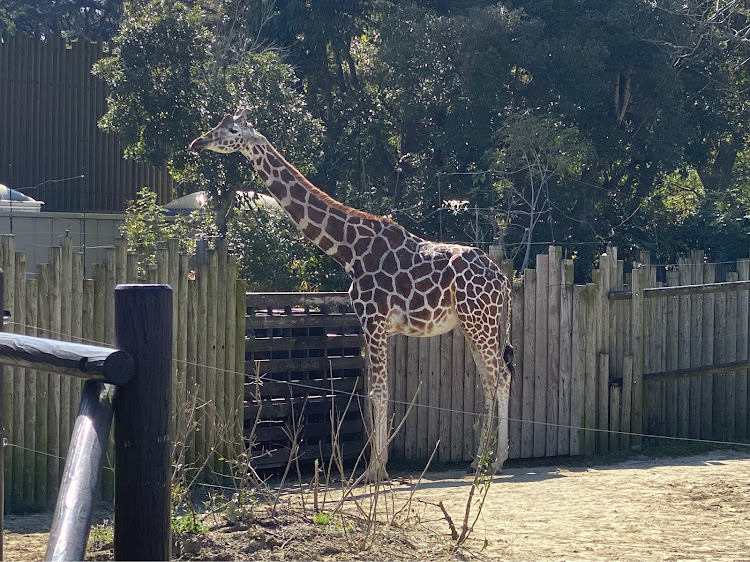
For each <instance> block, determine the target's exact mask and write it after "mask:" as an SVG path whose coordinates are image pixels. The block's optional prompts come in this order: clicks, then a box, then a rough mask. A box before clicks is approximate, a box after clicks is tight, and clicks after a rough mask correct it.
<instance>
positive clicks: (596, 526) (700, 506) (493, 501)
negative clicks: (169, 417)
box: [4, 450, 750, 560]
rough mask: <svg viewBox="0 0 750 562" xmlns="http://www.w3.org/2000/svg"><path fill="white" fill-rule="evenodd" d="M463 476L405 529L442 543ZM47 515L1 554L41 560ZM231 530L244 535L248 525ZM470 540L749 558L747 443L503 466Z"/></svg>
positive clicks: (17, 524)
mask: <svg viewBox="0 0 750 562" xmlns="http://www.w3.org/2000/svg"><path fill="white" fill-rule="evenodd" d="M403 482H404V481H402V483H397V484H395V485H394V486H393V488H392V493H393V494H394V496H393V498H391V499H390V501H389V505H391V506H395V507H396V508H397V509H398V508H399V507H400V506H402V505H403V504H404V502H405V501H406V498H407V497H408V494H409V492H410V487H409V485H407V484H406V483H403ZM470 483H471V480H470V478H469V477H468V476H466V475H465V474H463V472H462V471H459V470H455V471H450V472H440V473H431V474H429V477H428V478H426V479H425V480H423V482H422V483H421V485H420V486H419V488H418V489H417V492H416V494H415V496H414V499H413V501H412V506H413V508H414V510H415V512H416V514H417V515H418V522H415V521H412V523H410V525H411V526H408V525H407V527H406V528H405V531H406V533H407V534H408V535H411V536H412V538H413V539H414V540H415V541H418V540H419V538H420V537H425V536H427V535H431V536H432V538H434V539H436V540H437V541H442V542H444V543H445V544H447V543H448V542H449V539H450V533H449V528H448V525H447V523H446V520H445V519H444V517H443V515H442V513H441V511H440V510H439V509H438V508H437V507H436V506H435V505H433V504H436V503H437V502H439V501H442V502H443V505H444V506H445V509H446V511H447V512H448V514H449V515H450V517H451V518H452V519H453V520H454V522H455V523H456V525H459V526H460V524H461V522H462V521H463V516H464V512H465V509H466V502H467V498H468V492H469V489H470ZM362 492H363V494H362V495H361V496H360V497H364V496H366V491H365V490H364V489H363V490H362ZM49 523H50V517H49V515H35V516H29V517H16V516H7V517H6V530H5V535H4V536H5V558H6V559H7V560H38V559H41V557H42V556H43V555H44V550H45V543H46V530H47V529H48V528H49ZM277 532H278V531H277ZM236 535H237V536H236V541H247V538H246V537H247V534H246V533H244V534H242V533H236ZM467 546H468V551H464V552H463V553H461V552H459V553H458V555H457V556H456V559H459V558H462V559H466V557H469V558H474V557H476V558H479V559H504V560H541V559H544V560H688V559H689V560H696V559H700V560H709V559H710V560H750V450H746V451H718V452H714V453H710V454H705V455H700V456H690V457H680V458H660V459H656V460H654V459H638V458H636V459H634V460H630V461H627V462H623V463H619V464H614V465H611V466H595V467H591V468H578V467H575V468H565V467H563V466H546V467H537V468H510V469H506V470H505V471H504V473H503V474H501V475H499V476H497V477H496V478H495V480H494V481H493V484H492V486H491V487H490V490H489V494H488V496H487V501H486V502H485V504H484V508H483V511H482V514H481V516H480V518H479V520H478V522H477V525H476V528H475V531H474V534H473V535H472V537H471V539H470V540H469V542H468V543H467ZM242 550H243V549H242V548H241V544H240V546H238V544H237V543H236V542H235V544H232V543H231V542H229V543H228V544H227V551H226V556H225V557H224V559H231V558H243V556H242V554H241V552H242ZM268 554H271V553H268ZM343 554H345V553H343ZM362 554H363V553H357V558H361V555H362ZM370 554H371V555H374V556H375V557H376V558H380V559H389V558H390V556H378V555H377V553H375V552H371V553H370ZM216 555H217V552H216V551H213V552H212V556H216ZM245 557H247V556H245ZM271 557H275V556H273V555H272V554H271ZM281 557H283V555H282V556H281ZM264 558H265V556H264ZM441 558H442V557H441Z"/></svg>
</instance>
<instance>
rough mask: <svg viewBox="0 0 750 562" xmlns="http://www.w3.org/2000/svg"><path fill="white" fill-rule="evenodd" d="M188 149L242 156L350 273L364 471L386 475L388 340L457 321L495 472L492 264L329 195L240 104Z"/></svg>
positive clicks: (496, 347) (504, 405)
mask: <svg viewBox="0 0 750 562" xmlns="http://www.w3.org/2000/svg"><path fill="white" fill-rule="evenodd" d="M190 150H192V151H195V152H201V151H203V150H211V151H214V152H219V153H231V152H238V151H239V152H241V153H242V154H244V155H245V157H247V159H248V160H250V162H251V164H252V166H253V168H254V169H255V172H256V173H257V174H258V175H259V176H260V178H261V179H262V180H263V182H264V183H265V184H266V187H267V188H268V190H269V192H270V193H271V195H272V196H273V197H274V198H275V199H276V200H277V201H278V202H279V204H280V205H281V207H282V208H283V209H284V210H285V211H286V213H287V214H288V215H289V217H290V218H291V220H292V221H293V222H294V223H295V224H296V226H297V228H298V229H299V230H300V231H301V232H302V233H303V234H304V235H305V236H306V237H307V238H309V239H310V240H311V241H312V242H313V243H314V244H315V245H316V246H318V247H319V248H320V249H321V250H323V252H325V253H326V254H328V255H329V256H331V257H332V258H333V259H334V260H336V261H337V262H338V263H339V264H341V265H342V266H343V267H344V269H345V270H346V272H347V273H348V274H349V276H350V277H351V279H352V283H351V287H350V288H349V295H350V297H351V299H352V305H353V307H354V311H355V312H356V314H357V317H358V318H359V321H360V323H361V325H362V330H363V334H364V341H365V354H366V357H367V362H366V363H367V369H368V383H369V384H368V388H369V400H370V405H371V410H372V415H373V432H372V433H373V435H372V444H371V450H370V465H369V469H368V477H369V478H370V479H373V480H380V479H387V478H388V474H387V472H386V464H387V462H388V447H387V445H388V420H387V411H388V381H387V377H388V373H387V359H388V352H387V341H388V340H387V338H388V336H389V335H391V334H396V333H401V334H405V335H407V336H418V337H429V336H436V335H439V334H443V333H446V332H448V331H450V330H452V329H453V328H454V327H455V326H456V325H460V327H461V328H462V330H463V332H464V335H465V336H466V340H467V342H468V343H469V346H470V349H471V352H472V355H473V357H474V360H475V362H476V364H477V368H478V371H479V374H480V381H481V386H482V391H483V394H484V402H485V404H484V421H483V427H482V432H481V434H480V435H481V436H480V444H481V443H485V444H489V443H491V438H492V435H493V433H492V431H493V427H494V426H493V417H494V416H493V414H494V413H495V410H494V408H495V405H497V451H496V453H495V458H494V462H493V467H492V468H493V469H494V470H496V469H499V468H501V467H502V465H503V463H504V462H505V460H506V459H507V458H508V398H509V392H510V381H511V376H512V374H513V348H512V346H511V345H510V305H511V284H510V282H509V280H508V278H507V277H506V276H505V275H504V274H503V272H502V271H501V270H500V269H499V268H498V267H497V265H496V264H495V263H494V262H493V261H492V260H490V258H489V257H488V256H487V255H486V254H485V253H484V252H482V251H481V250H479V249H477V248H473V247H470V246H462V245H458V244H442V243H436V242H430V241H427V240H423V239H422V238H420V237H418V236H415V235H414V234H412V233H410V232H408V231H406V230H405V229H404V228H402V227H401V226H399V225H398V224H396V223H395V222H393V221H392V220H390V219H389V218H387V217H380V216H375V215H371V214H369V213H365V212H363V211H360V210H358V209H354V208H352V207H348V206H346V205H344V204H343V203H340V202H338V201H336V200H335V199H333V198H332V197H330V196H329V195H328V194H326V193H325V192H323V191H321V190H320V189H318V188H317V187H315V186H314V185H313V184H312V183H311V182H309V181H308V180H307V179H306V178H305V177H304V176H303V175H302V174H301V173H300V172H299V171H298V170H297V169H296V168H294V166H292V165H291V164H289V163H288V162H287V161H286V160H285V159H284V157H283V156H281V154H280V153H279V152H278V151H277V150H276V149H275V148H274V147H273V146H272V145H271V143H270V142H269V141H268V140H267V139H266V138H265V137H264V136H263V135H262V134H261V133H259V132H258V131H256V130H255V128H254V127H253V126H252V125H251V124H250V123H248V121H247V118H246V110H245V109H239V110H238V111H237V112H236V113H235V114H234V115H231V114H229V115H226V116H225V117H224V119H223V120H222V121H221V123H219V124H218V125H217V126H216V127H214V128H213V129H211V130H210V131H208V132H207V133H205V134H204V135H202V136H200V137H198V138H196V139H195V140H193V141H192V143H190ZM481 453H482V448H481V446H480V454H481ZM474 462H475V465H476V462H477V460H475V461H474Z"/></svg>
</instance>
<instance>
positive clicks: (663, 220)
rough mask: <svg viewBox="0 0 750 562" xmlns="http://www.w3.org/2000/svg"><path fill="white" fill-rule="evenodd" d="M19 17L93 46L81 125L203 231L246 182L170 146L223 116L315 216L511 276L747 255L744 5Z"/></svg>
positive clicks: (550, 2) (749, 205) (359, 7)
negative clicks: (373, 227)
mask: <svg viewBox="0 0 750 562" xmlns="http://www.w3.org/2000/svg"><path fill="white" fill-rule="evenodd" d="M36 4H38V3H32V2H28V1H24V0H11V2H10V3H8V4H7V5H6V7H5V8H3V9H2V10H0V22H8V21H14V22H16V23H15V31H16V32H25V33H36V34H40V33H43V32H63V31H64V32H67V33H68V34H69V35H71V36H73V37H90V38H93V39H97V38H107V36H106V35H107V34H108V33H109V34H110V36H111V38H112V48H111V51H110V53H109V57H107V58H105V59H103V60H102V61H101V62H100V63H99V64H98V65H97V67H96V72H97V73H98V74H99V75H100V76H101V77H102V78H103V79H104V80H105V81H106V82H107V83H108V85H109V87H110V98H109V110H108V112H107V114H106V115H105V117H104V118H103V120H102V126H103V127H105V128H107V129H109V130H112V131H115V132H117V133H119V134H120V135H121V138H122V139H123V142H124V144H125V146H126V151H127V154H128V155H129V156H131V157H134V158H143V159H148V160H150V161H152V162H154V163H161V162H168V163H169V164H170V166H171V169H172V171H173V173H174V175H175V177H176V178H177V179H178V180H180V181H181V182H182V185H183V189H185V190H192V189H193V188H195V187H201V188H207V189H209V190H211V191H212V193H214V195H215V201H216V202H217V209H218V211H217V217H221V216H228V215H229V211H228V204H229V202H230V200H231V199H233V193H234V190H235V189H237V188H243V187H247V186H250V185H252V184H253V181H254V179H253V176H252V174H251V173H250V171H249V166H248V165H247V164H246V163H245V162H244V161H243V160H242V158H240V157H237V158H226V157H218V156H217V157H214V156H209V155H204V156H202V157H201V158H200V159H197V158H195V157H194V156H192V155H190V154H188V153H187V152H186V149H185V148H186V146H187V143H188V142H189V140H190V139H191V138H193V137H194V136H196V135H197V134H198V133H200V132H202V131H203V130H205V129H206V127H208V126H209V125H211V124H214V123H215V122H216V121H217V120H218V119H219V118H220V117H221V114H223V113H226V112H229V111H233V110H234V108H235V107H236V106H237V105H238V104H240V103H242V104H246V105H247V106H248V107H249V108H250V113H251V116H252V119H254V121H255V122H256V123H257V127H258V129H259V130H262V131H263V133H264V134H265V135H266V136H267V137H268V138H269V139H270V140H271V141H272V142H273V143H274V144H275V145H276V146H277V147H278V148H279V149H280V150H281V151H282V152H283V153H284V154H285V155H286V156H287V158H288V159H289V160H290V161H292V162H294V163H295V164H296V165H297V166H298V167H299V168H300V169H301V170H302V171H303V172H304V173H306V174H307V175H308V176H309V177H310V179H311V180H312V181H313V182H315V183H316V184H317V185H319V186H320V187H321V188H323V189H324V190H326V191H328V192H329V193H331V194H332V195H334V196H335V197H337V198H339V199H341V200H343V201H345V202H347V203H348V204H351V205H353V206H356V207H359V208H363V209H365V210H368V211H371V212H375V213H382V214H389V215H391V216H392V217H393V218H394V219H395V220H397V221H398V222H399V223H401V224H403V225H404V226H405V227H407V228H408V229H410V230H412V231H413V232H415V233H416V234H419V235H422V236H425V237H428V238H433V239H441V240H446V241H463V242H468V243H473V244H479V245H487V244H490V243H495V244H498V243H499V244H502V245H503V247H504V251H505V253H506V255H508V256H509V257H514V258H515V259H516V266H518V267H520V266H522V265H527V264H528V263H529V260H530V259H531V258H532V257H533V256H534V255H535V254H536V253H537V252H539V251H544V250H545V249H546V246H547V245H548V244H549V243H552V242H554V243H559V244H562V245H563V246H564V247H565V248H566V252H567V253H568V255H574V256H578V257H580V258H581V259H580V260H579V261H578V263H579V264H582V266H583V267H579V268H578V269H577V274H578V275H579V279H580V278H582V277H585V275H586V267H590V265H591V264H592V263H593V261H594V259H595V258H596V256H597V255H598V253H600V252H601V251H603V249H604V248H605V246H606V244H608V243H611V244H615V245H617V246H619V247H620V252H621V256H623V257H625V258H626V259H627V258H630V257H633V258H634V257H637V252H638V251H639V250H642V249H647V250H651V251H653V252H654V253H655V254H656V259H658V260H662V261H669V260H674V259H675V257H676V255H677V254H678V253H679V252H682V251H685V250H688V249H690V248H691V247H693V246H703V247H705V249H706V250H707V251H708V253H709V255H711V256H712V257H713V258H714V259H717V260H722V259H730V258H736V257H738V256H740V255H742V256H746V255H747V251H748V248H749V247H750V187H748V186H749V185H750V153H748V134H747V131H746V127H747V125H746V123H747V122H748V118H750V102H748V100H750V95H749V94H750V80H749V78H750V77H749V76H748V69H749V68H750V64H749V63H748V60H749V59H750V19H749V16H750V9H748V8H747V5H746V3H744V2H739V1H732V0H724V1H719V2H710V3H707V2H698V1H697V0H687V1H681V2H674V1H673V0H656V1H646V0H636V1H635V2H633V1H632V0H627V1H626V0H608V1H606V2H605V1H602V0H581V1H579V2H564V1H561V0H533V1H531V0H505V1H501V2H498V1H496V0H461V1H458V0H403V1H398V2H396V1H395V0H275V1H274V0H212V1H210V2H209V1H203V0H185V1H184V2H167V1H166V0H130V1H128V0H125V2H122V3H121V2H117V1H114V0H111V1H107V0H98V1H94V0H70V1H69V2H51V3H50V6H51V7H53V8H54V9H50V10H35V9H32V8H31V6H33V5H36ZM19 14H20V16H19ZM61 14H62V15H61ZM92 14H93V15H92ZM17 16H18V17H17ZM84 16H86V17H84ZM94 16H96V17H94ZM94 20H96V21H94ZM87 22H88V23H87ZM2 25H4V26H5V30H6V32H9V31H12V30H11V29H10V27H9V24H8V23H4V24H3V23H0V26H2ZM40 30H43V32H42V31H40ZM266 226H267V225H266ZM245 227H248V225H247V224H246V225H245ZM222 229H223V227H222ZM323 277H325V276H323Z"/></svg>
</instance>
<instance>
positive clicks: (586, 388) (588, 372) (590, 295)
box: [581, 283, 598, 455]
mask: <svg viewBox="0 0 750 562" xmlns="http://www.w3.org/2000/svg"><path fill="white" fill-rule="evenodd" d="M596 295H597V287H596V284H595V283H587V284H586V290H585V291H584V292H582V293H581V304H582V305H583V306H582V307H583V310H584V314H583V318H584V319H585V324H584V325H585V326H586V329H585V332H584V336H585V338H586V345H585V349H586V352H585V354H584V359H585V368H584V379H583V427H584V428H585V429H586V430H587V431H585V432H584V436H583V437H584V439H583V450H584V454H586V455H593V454H594V453H595V452H596V441H597V432H596V431H593V430H594V429H596V412H597V408H596V399H597V392H596V374H597V361H598V359H597V353H596Z"/></svg>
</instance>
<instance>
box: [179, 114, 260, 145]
mask: <svg viewBox="0 0 750 562" xmlns="http://www.w3.org/2000/svg"><path fill="white" fill-rule="evenodd" d="M246 112H247V110H246V109H238V110H237V112H236V113H235V114H234V115H230V114H227V115H226V116H225V117H224V119H222V120H221V123H219V124H218V125H216V127H214V128H213V129H211V130H210V131H208V132H207V133H205V134H204V135H202V136H200V137H198V138H197V139H195V140H194V141H193V142H191V143H190V150H193V151H195V152H201V151H203V150H213V151H214V152H222V153H225V154H226V153H230V152H238V151H241V150H243V149H245V148H249V147H251V146H253V145H259V144H264V143H266V142H268V141H267V140H266V137H264V136H263V135H261V134H260V133H259V132H258V131H256V130H255V128H253V126H252V125H251V124H250V123H248V122H247V119H246V117H245V114H246Z"/></svg>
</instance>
